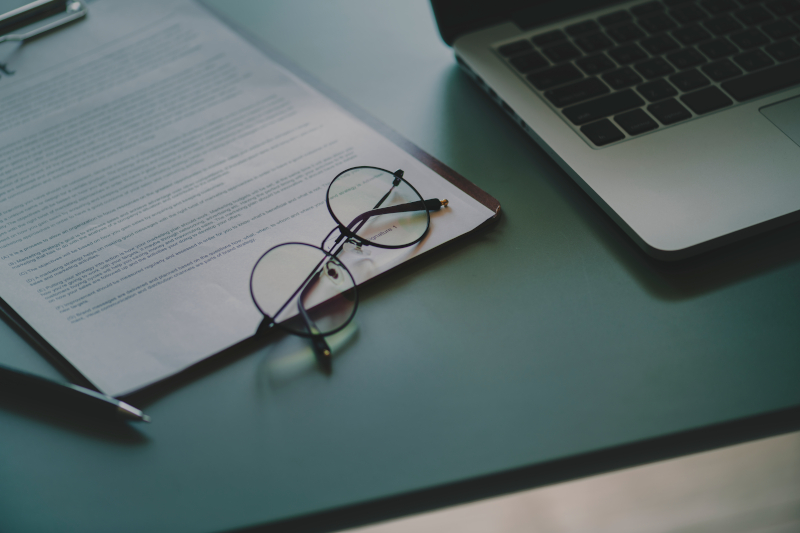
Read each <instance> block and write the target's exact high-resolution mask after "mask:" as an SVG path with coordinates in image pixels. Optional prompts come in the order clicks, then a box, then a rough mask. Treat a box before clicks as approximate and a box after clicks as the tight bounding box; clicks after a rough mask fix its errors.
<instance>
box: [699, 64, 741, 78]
mask: <svg viewBox="0 0 800 533" xmlns="http://www.w3.org/2000/svg"><path fill="white" fill-rule="evenodd" d="M702 70H703V72H705V73H706V76H708V77H709V78H711V79H712V80H714V81H722V80H727V79H728V78H732V77H734V76H738V75H739V74H741V73H742V70H741V69H740V68H739V67H737V66H736V65H734V64H733V63H731V61H730V59H720V60H719V61H715V62H714V63H709V64H708V65H705V66H704V67H703V69H702Z"/></svg>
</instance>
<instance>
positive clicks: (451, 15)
mask: <svg viewBox="0 0 800 533" xmlns="http://www.w3.org/2000/svg"><path fill="white" fill-rule="evenodd" d="M619 1H620V0H467V1H465V0H431V4H432V6H433V13H434V15H435V17H436V23H437V24H438V26H439V32H440V33H441V35H442V39H444V41H445V42H446V43H447V44H453V41H455V40H456V38H457V37H459V36H461V35H463V34H465V33H468V32H471V31H475V30H478V29H480V28H484V27H488V26H491V25H494V24H499V23H501V22H505V21H508V20H510V21H512V22H514V23H515V24H517V26H519V27H520V29H522V30H529V29H531V28H535V27H536V26H540V25H542V24H547V23H549V22H552V21H554V20H558V19H562V18H567V17H570V16H574V15H576V14H578V13H581V12H584V11H590V10H592V9H597V8H600V7H604V6H607V5H610V4H614V3H618V2H619Z"/></svg>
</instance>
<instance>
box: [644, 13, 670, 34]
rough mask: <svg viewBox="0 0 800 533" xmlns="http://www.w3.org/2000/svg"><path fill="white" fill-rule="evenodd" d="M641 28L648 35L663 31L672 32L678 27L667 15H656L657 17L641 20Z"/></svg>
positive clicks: (651, 16)
mask: <svg viewBox="0 0 800 533" xmlns="http://www.w3.org/2000/svg"><path fill="white" fill-rule="evenodd" d="M638 22H639V26H641V27H642V28H644V29H645V30H646V31H647V33H649V34H654V33H661V32H662V31H667V30H671V29H672V28H676V27H678V25H677V24H676V23H675V21H674V20H672V19H671V18H670V17H669V15H667V14H666V13H656V14H655V15H648V16H646V17H642V18H640V19H639V21H638Z"/></svg>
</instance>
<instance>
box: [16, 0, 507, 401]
mask: <svg viewBox="0 0 800 533" xmlns="http://www.w3.org/2000/svg"><path fill="white" fill-rule="evenodd" d="M76 2H77V3H78V4H80V6H81V10H80V12H75V13H72V14H71V15H66V16H65V17H64V18H63V19H59V20H61V22H60V24H59V25H64V24H67V23H68V22H71V21H74V20H77V19H78V18H81V17H83V16H85V15H86V9H85V5H83V4H82V3H81V2H79V1H78V0H76ZM62 3H63V2H62ZM202 7H203V8H205V9H206V10H208V11H209V13H210V14H211V16H212V17H214V18H216V19H218V20H220V21H221V22H222V23H224V24H226V25H227V26H228V27H229V28H231V29H232V30H233V31H234V32H235V33H237V34H238V35H240V36H241V37H242V38H243V39H244V40H245V41H247V42H248V43H249V44H250V45H251V46H254V47H255V48H256V49H258V50H259V51H260V52H261V53H262V54H264V55H266V56H268V57H269V58H270V59H272V60H273V61H275V62H276V63H278V64H279V65H281V66H282V67H284V68H285V69H286V70H288V71H290V72H291V73H292V74H294V75H295V76H297V77H298V78H300V79H301V80H302V81H304V82H305V83H307V84H308V85H310V86H311V87H313V88H314V89H315V90H317V91H318V92H320V93H321V94H322V95H324V96H325V97H327V98H329V99H330V100H331V101H332V102H333V103H335V104H337V105H338V106H339V107H340V108H342V109H343V110H344V111H346V112H347V113H349V114H350V115H352V116H353V117H354V118H355V119H356V120H358V121H360V122H361V123H363V124H365V125H366V126H367V127H369V128H371V129H372V130H373V131H375V132H376V133H377V134H378V135H379V136H382V137H384V138H385V139H387V140H388V141H390V142H391V143H393V144H395V145H396V146H398V147H399V148H401V149H402V150H403V151H405V152H406V153H408V154H410V155H411V156H412V157H413V158H414V159H416V160H418V161H419V162H420V163H422V164H423V165H425V166H427V167H428V168H430V169H431V170H433V171H434V172H435V173H436V174H438V175H439V176H441V177H442V178H444V179H445V180H447V181H448V182H450V184H452V185H454V186H455V187H457V188H458V189H460V190H461V191H463V192H464V193H465V194H466V195H468V196H470V197H472V198H473V199H474V200H476V201H477V202H478V203H480V204H482V205H483V206H484V207H486V208H488V209H490V210H491V212H492V213H494V216H493V217H491V218H488V219H487V220H486V221H484V222H483V223H482V224H481V225H480V226H478V227H476V228H473V229H472V230H470V231H466V232H464V233H462V234H461V235H459V237H457V238H460V237H461V236H464V235H467V234H469V233H471V232H473V231H476V230H477V229H479V228H481V227H483V226H485V225H487V224H489V223H491V222H493V221H494V220H496V219H497V217H498V216H499V212H500V203H499V202H498V201H497V200H496V199H495V198H493V197H491V196H490V195H488V194H487V193H485V192H484V191H482V190H481V189H480V188H478V187H477V186H475V185H474V184H472V183H471V182H469V181H468V180H466V179H465V178H463V177H462V176H460V175H459V174H457V173H456V172H454V171H453V170H451V169H450V168H449V167H447V166H446V165H444V164H443V163H441V162H440V161H438V160H436V159H435V158H433V157H432V156H430V155H429V154H427V153H426V152H424V151H423V150H421V149H420V148H418V147H417V146H415V145H413V144H412V143H410V142H409V141H407V140H406V139H404V138H403V137H402V136H400V135H399V134H397V133H396V132H394V131H393V130H391V129H390V128H388V127H386V126H385V125H383V124H382V123H380V122H379V121H377V120H376V119H375V118H374V117H372V116H370V115H369V114H367V113H366V112H364V111H363V110H361V109H360V108H358V106H356V105H354V104H353V103H351V102H349V101H347V100H346V99H345V98H343V97H341V96H340V95H338V94H336V93H335V92H334V91H332V90H331V89H329V88H327V87H325V86H323V85H322V84H321V83H320V82H319V81H318V80H316V79H315V78H314V77H313V76H310V75H309V74H308V73H306V72H304V71H303V70H302V69H300V68H299V67H298V66H297V65H294V64H293V63H291V62H290V61H288V60H287V59H286V58H285V57H284V56H282V55H281V54H280V53H278V52H277V51H275V50H273V49H271V48H270V47H269V46H268V45H266V44H265V43H264V42H263V41H260V40H259V39H257V38H254V37H253V36H252V35H251V34H248V33H247V32H246V31H245V30H244V29H243V28H240V27H237V26H236V25H234V24H232V23H231V22H230V21H229V20H226V19H225V18H224V17H221V16H220V15H219V14H218V13H215V12H214V11H213V10H211V9H210V8H208V7H207V6H204V5H203V6H202ZM70 17H71V18H70ZM67 19H69V20H67ZM37 24H39V25H36V26H34V27H33V29H30V30H26V31H25V32H24V33H23V32H19V33H18V34H16V35H26V36H27V35H40V34H43V33H45V32H47V31H50V30H52V29H55V28H56V27H58V26H55V25H53V24H55V21H50V22H47V21H40V22H38V23H37ZM418 257H419V256H418ZM414 259H416V258H414ZM412 262H413V259H412ZM406 263H407V262H405V263H403V264H406ZM391 270H392V269H389V270H387V271H385V272H383V273H381V274H379V275H377V276H374V277H373V278H371V279H377V278H382V277H383V276H385V275H386V274H388V272H389V271H391ZM0 311H2V315H4V321H6V322H7V323H8V324H9V325H10V326H11V327H12V329H14V330H15V331H16V332H17V333H18V334H20V335H21V336H23V338H26V339H27V340H28V341H29V343H30V344H31V345H32V347H34V349H36V350H37V351H38V352H39V353H40V354H41V355H43V356H45V357H46V358H47V359H48V360H49V361H50V362H52V363H54V364H55V366H56V367H57V369H59V370H60V371H61V372H62V373H64V374H65V376H67V377H69V378H70V379H72V380H73V381H75V382H76V383H78V384H80V385H82V386H85V387H87V388H95V387H94V385H93V384H92V383H91V382H90V381H89V379H87V378H86V377H85V376H84V375H83V374H82V373H81V372H80V371H79V369H78V368H76V367H75V366H73V364H72V363H71V362H70V361H69V360H68V359H67V358H66V357H64V356H62V355H61V354H60V353H59V351H58V350H57V348H56V347H55V346H54V345H52V344H50V342H49V341H48V340H47V339H46V338H45V337H44V336H42V335H41V334H40V333H39V332H38V331H37V330H36V329H35V328H34V327H33V326H32V325H31V324H29V323H28V322H27V321H26V319H25V317H24V316H22V315H20V314H19V313H17V312H16V311H15V310H14V309H13V308H12V307H11V306H10V305H9V304H8V303H7V302H6V301H5V300H4V299H0ZM246 339H247V338H246V337H244V338H241V339H239V342H241V341H244V340H246ZM210 358H213V356H211V357H208V356H205V357H203V358H201V359H199V360H198V361H197V362H195V363H193V364H191V365H189V366H187V367H185V368H183V369H182V370H179V371H177V372H176V373H172V374H171V375H167V376H165V377H163V378H161V379H159V380H157V381H155V382H152V383H150V384H147V385H144V386H140V387H138V388H136V389H134V390H131V391H130V392H126V393H123V394H121V396H127V395H128V394H135V393H138V392H140V391H141V390H143V389H145V388H148V389H149V388H151V387H157V386H159V385H160V384H161V383H163V382H164V381H172V378H173V377H177V376H180V375H183V374H185V373H186V372H187V371H190V370H191V369H192V368H193V367H195V366H197V365H199V364H201V363H203V362H205V361H206V360H207V359H210Z"/></svg>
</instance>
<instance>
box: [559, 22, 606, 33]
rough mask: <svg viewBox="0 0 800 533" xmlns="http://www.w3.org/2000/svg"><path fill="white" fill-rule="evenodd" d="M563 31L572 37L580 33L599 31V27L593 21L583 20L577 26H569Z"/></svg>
mask: <svg viewBox="0 0 800 533" xmlns="http://www.w3.org/2000/svg"><path fill="white" fill-rule="evenodd" d="M564 29H565V30H566V32H567V33H568V34H570V35H572V36H573V37H574V36H575V35H580V34H582V33H588V32H590V31H594V30H598V29H600V27H599V26H598V25H597V23H596V22H595V21H593V20H584V21H583V22H578V23H577V24H571V25H569V26H567V27H566V28H564Z"/></svg>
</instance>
